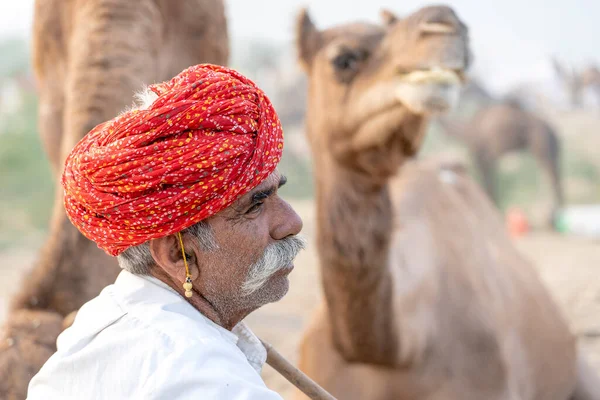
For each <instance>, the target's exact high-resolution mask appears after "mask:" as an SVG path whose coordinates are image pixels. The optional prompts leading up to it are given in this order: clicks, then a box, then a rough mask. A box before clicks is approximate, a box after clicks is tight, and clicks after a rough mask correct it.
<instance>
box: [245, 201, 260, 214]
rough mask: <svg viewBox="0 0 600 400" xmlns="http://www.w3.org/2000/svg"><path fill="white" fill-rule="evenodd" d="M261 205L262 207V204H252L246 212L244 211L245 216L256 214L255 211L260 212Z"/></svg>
mask: <svg viewBox="0 0 600 400" xmlns="http://www.w3.org/2000/svg"><path fill="white" fill-rule="evenodd" d="M262 205H263V203H262V202H259V203H255V204H253V205H252V207H250V208H249V209H248V211H246V214H251V213H253V212H256V211H258V210H260V208H261V207H262Z"/></svg>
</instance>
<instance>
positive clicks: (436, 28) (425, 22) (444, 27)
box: [419, 7, 460, 34]
mask: <svg viewBox="0 0 600 400" xmlns="http://www.w3.org/2000/svg"><path fill="white" fill-rule="evenodd" d="M419 30H420V31H421V32H422V33H442V34H453V33H458V32H459V31H460V21H459V20H458V18H457V17H456V15H455V14H454V12H453V11H452V10H451V9H449V8H447V7H433V8H431V9H430V10H429V13H427V14H426V15H424V18H423V19H422V22H421V23H420V24H419Z"/></svg>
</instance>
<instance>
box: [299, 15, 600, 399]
mask: <svg viewBox="0 0 600 400" xmlns="http://www.w3.org/2000/svg"><path fill="white" fill-rule="evenodd" d="M382 14H383V17H384V24H383V25H376V24H370V23H360V22H356V23H349V24H345V25H339V26H335V27H332V28H329V29H325V30H319V29H318V28H317V27H316V26H315V24H314V23H313V21H312V19H311V18H310V15H309V14H308V12H307V11H306V10H303V11H301V12H300V15H299V19H298V22H297V51H298V56H299V62H300V64H301V65H302V67H303V68H304V70H305V71H306V74H307V76H308V82H309V89H308V90H309V91H308V101H307V115H306V134H307V137H308V141H309V145H310V148H311V151H312V162H313V163H314V164H313V171H316V173H315V174H314V181H315V187H316V200H315V201H316V221H317V228H316V239H315V243H316V246H317V252H318V257H319V264H320V273H321V280H322V288H323V291H324V302H323V303H322V304H321V305H320V306H319V307H318V308H317V310H316V313H315V315H314V318H313V319H312V321H311V322H310V324H309V326H308V327H307V329H306V331H305V332H304V334H303V337H302V340H301V345H300V349H299V368H300V369H301V370H303V371H304V372H305V373H307V374H308V375H309V376H310V377H311V378H312V379H313V380H315V381H316V382H317V383H318V384H320V385H321V386H323V387H324V388H325V389H326V390H328V391H329V392H330V393H331V394H332V395H333V396H335V397H336V398H338V399H340V400H354V399H361V400H362V399H369V400H388V399H389V400H391V399H394V400H400V399H413V400H424V399H427V400H441V399H444V400H450V399H460V400H469V399H473V400H475V399H477V400H480V399H486V400H495V399H521V400H533V399H535V400H541V399H544V400H553V399H556V400H566V399H569V398H572V399H592V398H596V399H598V398H600V397H598V393H600V390H599V389H600V385H598V383H597V380H596V377H595V375H594V374H593V372H592V371H591V369H590V367H589V366H588V364H587V362H586V361H585V359H584V357H583V356H581V355H580V354H578V352H577V344H576V339H575V337H574V334H573V333H572V332H571V330H570V328H569V326H568V324H567V322H566V320H565V317H564V316H563V314H562V310H561V309H560V307H559V306H558V305H557V304H556V303H555V301H554V300H553V298H552V296H551V295H550V294H549V292H548V291H547V290H546V288H545V287H544V285H543V284H542V282H541V280H540V277H539V276H538V274H537V272H536V270H535V269H534V267H533V266H532V265H531V264H530V263H529V262H528V261H527V260H525V259H524V258H523V257H522V256H521V255H520V253H519V252H518V251H517V250H516V248H515V247H514V245H513V244H512V242H511V239H510V237H509V236H508V234H507V232H506V231H505V228H504V225H503V222H502V219H501V218H500V216H499V215H498V212H497V211H496V209H495V208H494V206H493V204H492V203H491V202H490V201H489V199H488V198H487V196H485V195H484V193H483V192H482V190H481V189H480V188H479V186H478V185H476V184H475V183H474V182H473V181H471V180H470V179H469V178H468V177H467V176H466V175H465V174H463V173H460V171H459V170H458V169H454V170H453V169H452V168H446V167H444V166H441V167H440V166H438V165H437V164H433V163H431V162H429V161H427V160H422V161H421V160H418V159H417V160H415V159H413V158H414V156H415V155H416V153H417V151H418V150H419V148H420V146H421V144H422V141H423V136H424V132H425V128H426V126H427V123H428V120H429V119H430V118H431V116H432V115H436V114H438V113H440V112H447V111H448V110H450V109H451V107H452V105H453V104H455V102H456V100H457V97H458V96H457V91H458V87H459V86H460V84H461V80H462V79H461V75H463V73H464V72H465V71H466V69H467V67H468V66H469V64H470V60H471V56H470V51H469V46H468V30H467V27H466V26H465V25H464V24H463V23H462V22H461V21H460V19H459V18H458V16H457V15H456V14H455V12H454V11H453V10H452V9H451V8H449V7H446V6H430V7H424V8H421V9H419V10H417V11H415V12H414V13H412V14H410V15H408V16H406V17H404V18H398V17H396V16H395V15H394V14H392V13H391V12H390V11H384V12H382ZM593 385H596V386H593ZM593 390H595V392H594V391H593ZM592 394H593V395H592ZM296 396H297V397H296V398H297V399H303V398H304V397H303V396H302V394H301V393H296Z"/></svg>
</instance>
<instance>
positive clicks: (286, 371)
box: [261, 340, 336, 400]
mask: <svg viewBox="0 0 600 400" xmlns="http://www.w3.org/2000/svg"><path fill="white" fill-rule="evenodd" d="M261 342H262V344H263V346H265V348H266V349H267V364H269V365H270V366H271V367H273V369H274V370H275V371H277V372H279V373H280V374H281V375H282V376H283V377H284V378H285V379H287V380H288V381H289V382H290V383H291V384H292V385H294V386H296V387H297V388H298V389H300V390H301V391H302V392H303V393H304V394H305V395H307V396H308V397H310V398H311V399H312V400H336V398H335V397H333V396H332V395H330V394H329V393H328V392H327V391H326V390H325V389H323V388H322V387H321V386H319V384H318V383H316V382H315V381H313V380H312V379H310V378H309V377H308V376H306V374H304V372H302V371H300V370H299V369H298V368H296V367H294V366H293V365H292V364H291V363H290V362H289V361H288V360H286V359H285V358H284V357H283V356H282V355H281V354H279V352H278V351H277V350H275V349H274V348H273V346H271V345H270V344H269V343H266V342H263V341H262V340H261Z"/></svg>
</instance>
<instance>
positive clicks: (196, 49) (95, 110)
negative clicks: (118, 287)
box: [0, 0, 229, 400]
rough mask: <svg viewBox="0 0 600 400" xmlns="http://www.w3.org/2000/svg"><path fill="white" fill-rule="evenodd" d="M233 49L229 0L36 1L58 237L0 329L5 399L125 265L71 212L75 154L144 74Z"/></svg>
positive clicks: (20, 388)
mask: <svg viewBox="0 0 600 400" xmlns="http://www.w3.org/2000/svg"><path fill="white" fill-rule="evenodd" d="M228 57H229V37H228V32H227V21H226V17H225V7H224V4H223V1H222V0H135V1H133V0H111V1H106V0H37V1H36V3H35V10H34V18H33V67H34V71H35V75H36V78H37V83H38V88H39V119H38V122H39V123H38V125H39V130H40V135H41V138H42V142H43V144H44V147H45V150H46V153H47V155H48V158H49V159H50V163H51V166H52V172H53V174H54V177H55V179H56V181H57V185H56V188H55V192H56V197H55V199H54V210H53V214H52V220H51V223H50V233H49V235H48V239H47V241H46V243H45V244H44V247H43V248H42V250H41V252H40V253H39V255H38V259H37V261H36V262H35V263H34V268H33V270H32V271H31V272H29V273H27V275H26V276H24V277H23V280H22V283H21V286H20V290H19V291H18V292H17V294H16V296H15V297H14V298H13V300H12V305H11V309H10V311H9V315H8V320H7V322H6V323H5V326H4V332H3V336H2V337H1V338H0V399H3V400H17V399H18V400H22V399H24V398H25V397H26V393H27V385H28V383H29V380H30V379H31V377H32V376H33V375H34V374H35V373H37V371H38V370H39V368H40V367H41V366H42V364H43V363H44V362H45V361H46V360H47V359H48V357H49V356H50V355H51V354H52V353H53V352H54V351H56V344H55V343H56V338H57V336H58V334H59V332H60V331H61V330H62V329H63V328H64V326H63V323H66V324H68V323H70V322H69V321H68V318H67V320H66V321H63V318H64V317H65V316H67V314H69V313H70V312H72V311H74V310H77V309H78V308H79V307H80V306H81V305H83V304H84V303H85V302H87V301H88V300H90V299H91V298H93V297H95V296H96V295H98V294H99V293H100V291H101V290H102V288H104V287H105V286H106V285H107V284H109V283H112V282H113V281H114V279H115V277H116V276H117V274H118V272H119V268H118V266H117V262H116V259H114V258H112V257H109V256H108V255H106V254H105V253H104V252H103V251H102V250H100V249H99V248H98V247H97V246H96V245H95V244H94V243H93V242H91V241H90V240H88V239H86V238H85V237H84V236H83V235H81V234H80V233H79V231H78V230H77V229H76V228H75V227H74V226H73V225H72V224H71V223H70V222H69V220H68V219H67V217H66V214H65V211H64V207H63V196H62V187H61V186H60V184H59V183H58V182H59V176H60V174H61V172H62V165H63V162H64V159H65V157H66V155H67V154H68V152H69V151H70V150H71V148H72V147H73V146H74V145H75V143H77V142H78V141H79V140H80V139H81V138H82V137H83V136H84V135H85V134H86V133H87V132H89V131H90V130H91V129H92V128H93V127H94V126H96V125H97V124H99V123H101V122H103V121H106V120H108V119H111V118H113V117H114V116H116V115H117V114H118V113H119V112H120V111H121V110H123V109H124V108H125V107H127V106H130V105H131V104H132V101H133V94H134V92H135V91H138V90H140V89H142V86H143V85H144V84H150V83H154V82H160V81H164V80H167V79H170V78H171V77H172V76H175V75H176V74H178V73H179V72H181V71H182V70H183V69H185V68H187V67H189V66H190V65H193V64H199V63H203V62H209V63H213V64H221V65H225V64H226V63H227V62H228ZM48 200H49V201H50V199H48ZM14 267H15V268H16V267H17V266H14Z"/></svg>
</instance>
